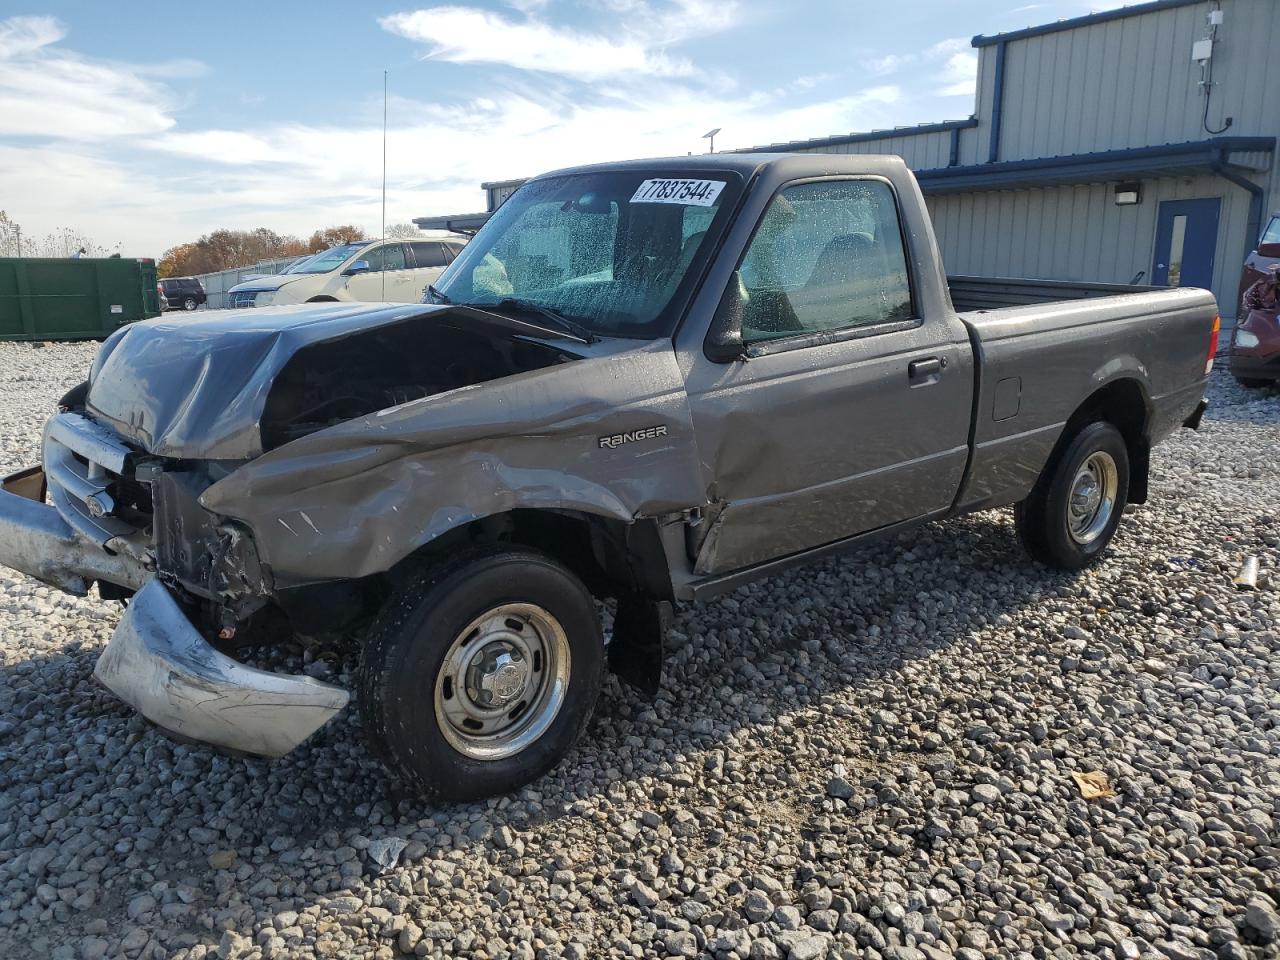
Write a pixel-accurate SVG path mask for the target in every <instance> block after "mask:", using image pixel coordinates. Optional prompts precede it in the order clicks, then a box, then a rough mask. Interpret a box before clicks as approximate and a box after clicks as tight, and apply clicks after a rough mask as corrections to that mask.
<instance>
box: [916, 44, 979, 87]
mask: <svg viewBox="0 0 1280 960" xmlns="http://www.w3.org/2000/svg"><path fill="white" fill-rule="evenodd" d="M925 59H926V60H930V61H941V63H942V66H941V69H940V70H939V71H938V73H937V76H936V82H937V84H938V86H939V89H938V93H940V94H941V95H942V96H945V97H960V96H969V97H972V96H973V95H974V92H975V91H976V90H977V88H978V54H977V53H976V52H975V51H974V49H973V46H972V44H971V43H970V41H968V40H962V39H960V38H958V37H954V38H951V39H948V40H940V41H938V42H937V43H935V44H934V45H933V46H931V47H929V49H928V50H927V51H925Z"/></svg>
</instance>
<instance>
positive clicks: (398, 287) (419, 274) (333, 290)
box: [226, 237, 467, 307]
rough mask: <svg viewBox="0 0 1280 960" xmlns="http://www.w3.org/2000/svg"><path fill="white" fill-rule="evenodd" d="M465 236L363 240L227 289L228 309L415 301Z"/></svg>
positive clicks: (451, 257) (449, 259)
mask: <svg viewBox="0 0 1280 960" xmlns="http://www.w3.org/2000/svg"><path fill="white" fill-rule="evenodd" d="M466 242H467V241H466V238H465V237H456V238H455V237H448V238H445V239H433V240H361V241H359V242H356V243H344V244H340V245H339V246H336V247H330V248H329V249H328V250H322V251H321V252H320V253H316V254H312V255H311V256H309V257H306V258H304V259H302V260H299V261H298V262H297V263H293V264H290V265H289V266H288V267H286V268H285V270H284V272H282V273H278V274H274V275H267V276H258V277H253V278H252V279H249V280H245V281H244V282H243V283H238V284H236V285H235V286H234V287H232V288H231V289H230V290H228V291H227V303H226V305H227V306H228V307H266V306H274V305H278V304H282V303H316V302H319V301H324V300H357V301H366V302H378V301H387V302H391V303H418V302H419V301H421V300H422V295H423V291H424V290H425V289H426V287H427V284H429V283H434V282H435V281H436V279H437V278H439V276H440V274H442V273H444V268H445V267H447V266H448V265H449V264H450V263H452V262H453V258H454V257H456V256H457V255H458V254H459V253H460V252H461V251H462V248H463V246H464V245H465V244H466Z"/></svg>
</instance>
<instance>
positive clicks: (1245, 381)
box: [1236, 377, 1275, 390]
mask: <svg viewBox="0 0 1280 960" xmlns="http://www.w3.org/2000/svg"><path fill="white" fill-rule="evenodd" d="M1236 383H1238V384H1240V386H1242V387H1248V388H1249V389H1251V390H1256V389H1258V388H1260V387H1269V386H1271V385H1272V384H1273V383H1275V381H1274V380H1262V379H1260V378H1258V377H1236Z"/></svg>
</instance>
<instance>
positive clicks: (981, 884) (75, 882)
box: [0, 343, 1280, 960]
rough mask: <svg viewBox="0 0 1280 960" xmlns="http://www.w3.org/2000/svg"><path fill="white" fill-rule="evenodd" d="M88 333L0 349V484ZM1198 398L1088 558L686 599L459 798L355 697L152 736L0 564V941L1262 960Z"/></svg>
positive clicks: (247, 950)
mask: <svg viewBox="0 0 1280 960" xmlns="http://www.w3.org/2000/svg"><path fill="white" fill-rule="evenodd" d="M94 349H95V347H94V345H93V344H71V345H67V344H61V345H49V346H47V347H45V348H43V349H38V350H37V349H34V348H32V347H31V346H29V345H23V344H11V343H0V473H8V472H10V471H12V470H16V469H19V468H21V467H24V466H27V465H29V464H31V463H34V462H36V460H37V459H38V457H39V445H40V427H41V424H42V422H43V420H44V418H45V417H46V416H47V415H48V413H49V411H50V409H51V408H52V405H53V404H54V403H55V402H56V400H57V398H58V397H59V396H60V395H61V394H62V393H63V392H65V391H66V390H67V389H69V388H70V387H72V386H74V385H75V384H76V383H77V382H78V381H79V380H80V379H82V378H83V376H84V373H85V371H86V370H87V368H88V365H89V362H90V360H91V358H92V355H93V351H94ZM1210 392H1211V396H1210V399H1211V402H1212V405H1211V408H1210V412H1209V414H1208V415H1207V417H1206V420H1205V424H1204V427H1203V429H1202V430H1201V431H1200V432H1199V433H1191V432H1188V431H1178V432H1177V433H1176V434H1175V435H1174V436H1173V437H1172V438H1171V440H1170V441H1169V442H1168V443H1167V444H1164V445H1162V446H1160V447H1159V448H1157V450H1156V451H1155V452H1154V453H1153V456H1152V475H1151V489H1150V502H1149V503H1147V504H1146V505H1144V506H1142V507H1139V508H1136V509H1135V510H1133V511H1132V512H1130V513H1128V514H1127V515H1126V517H1125V520H1124V523H1123V525H1122V527H1121V529H1120V533H1119V535H1118V537H1117V539H1116V541H1115V543H1114V544H1113V546H1112V549H1111V551H1110V552H1109V554H1108V556H1107V558H1106V559H1105V560H1103V561H1102V562H1101V563H1099V564H1097V565H1096V566H1094V567H1092V568H1090V569H1089V570H1088V571H1085V572H1083V573H1081V574H1076V575H1067V574H1061V573H1056V572H1052V571H1046V570H1041V569H1037V568H1035V567H1033V566H1031V565H1029V564H1028V563H1027V562H1026V561H1025V559H1024V558H1023V557H1022V555H1021V554H1020V553H1019V551H1018V548H1017V545H1016V543H1015V541H1014V537H1013V532H1012V526H1011V524H1010V520H1009V515H1008V511H997V512H994V513H990V514H979V515H976V516H972V517H967V518H963V519H961V520H958V521H955V522H951V523H948V524H945V525H930V526H927V527H924V528H921V529H919V530H916V531H914V532H912V533H910V534H907V535H904V536H903V537H900V538H898V539H897V540H895V541H892V542H886V543H883V544H877V545H872V546H869V547H868V548H866V549H865V550H864V551H863V552H862V553H860V554H857V555H850V556H847V557H842V558H836V559H830V560H826V561H824V562H821V563H818V564H816V565H813V566H811V567H808V568H804V569H797V570H794V571H791V572H789V573H786V574H783V575H780V576H778V577H775V578H773V579H771V580H767V581H762V582H760V583H756V584H752V585H750V586H747V587H743V588H741V589H739V590H737V591H736V592H734V593H732V594H730V595H728V596H725V597H722V598H720V599H718V600H716V601H714V602H712V603H709V604H706V605H704V606H701V607H691V608H687V609H681V610H679V611H678V612H677V616H676V620H675V624H674V627H673V632H672V637H671V639H672V644H671V651H670V655H669V658H668V662H667V664H666V667H665V672H664V682H663V687H662V689H661V691H660V692H659V694H658V697H657V698H656V700H654V701H646V700H644V699H643V698H641V697H640V696H638V695H637V694H635V693H634V692H632V691H630V690H629V689H628V688H625V687H623V686H621V685H620V684H617V683H616V681H614V680H612V679H611V680H609V681H608V683H607V687H606V692H605V695H604V696H603V697H602V698H601V700H600V703H599V705H598V706H597V709H596V718H595V720H594V721H593V724H592V726H591V728H590V730H589V732H588V734H587V736H586V737H585V739H584V740H583V742H582V743H581V744H580V745H579V746H578V747H577V748H576V749H575V750H574V751H573V752H572V754H571V755H570V757H569V759H568V760H567V761H566V763H565V764H563V765H562V766H561V767H560V768H559V769H557V770H555V771H552V772H551V773H549V774H548V775H547V776H545V777H543V778H542V779H541V780H539V781H538V782H537V783H535V784H533V785H531V786H530V787H528V788H526V789H524V790H521V791H518V792H517V793H516V794H514V795H512V796H510V797H503V798H498V799H496V800H495V801H493V802H488V803H480V804H470V805H457V806H452V807H443V808H439V809H431V808H427V807H424V806H423V805H422V804H421V803H419V802H417V801H416V800H414V799H412V798H405V797H404V796H403V795H402V793H401V792H400V787H399V786H398V785H397V784H395V783H394V782H393V781H391V780H390V778H388V776H387V775H386V772H385V771H384V770H383V769H382V767H381V766H380V765H379V764H378V762H377V760H376V759H375V758H374V757H373V756H372V755H371V753H370V751H369V750H368V749H367V747H366V746H365V744H364V741H363V738H362V736H361V731H360V726H359V716H358V711H356V710H354V709H348V710H346V711H344V712H343V713H342V714H340V715H339V717H338V718H337V719H336V720H335V721H334V722H333V723H330V724H328V725H327V726H326V727H324V728H322V729H321V730H320V731H319V732H318V733H317V734H316V735H315V736H314V737H313V738H311V739H310V740H309V741H308V742H307V743H306V744H304V745H303V746H302V747H301V748H300V749H299V750H298V751H295V752H294V753H293V754H291V755H290V756H288V757H285V758H282V759H280V760H278V761H275V762H273V763H264V762H260V761H254V760H244V759H236V758H229V757H224V756H220V755H218V754H216V753H214V752H213V751H211V750H207V749H205V748H203V747H199V746H190V745H183V744H180V743H175V742H173V741H171V740H168V739H166V738H165V737H163V736H161V735H160V734H158V733H157V732H156V731H154V730H153V729H151V728H150V727H149V726H148V725H147V724H146V723H145V722H144V721H142V720H141V719H140V718H138V717H137V716H135V715H134V714H133V713H132V712H131V711H130V710H128V709H127V708H126V707H124V706H123V705H122V704H120V703H118V702H117V701H116V700H115V699H114V698H113V697H111V696H110V695H109V694H108V693H106V692H105V691H104V690H103V689H102V688H100V687H99V686H98V685H97V684H96V683H94V681H93V680H92V670H93V664H94V662H95V660H96V658H97V655H98V653H99V652H100V650H101V648H102V645H103V644H104V643H105V641H106V639H107V637H109V636H110V633H111V630H112V629H113V627H114V625H115V623H116V621H117V619H118V617H119V613H120V607H119V605H118V604H115V603H107V602H104V601H102V600H100V599H99V598H98V597H97V596H96V595H91V596H89V597H86V598H74V597H68V596H64V595H62V594H60V593H58V592H57V591H54V590H51V589H48V588H45V587H42V586H40V585H39V584H36V583H35V582H34V581H31V580H29V579H27V578H24V577H20V576H18V575H16V574H11V573H9V572H8V571H0V769H3V770H4V771H5V774H4V776H3V777H2V778H0V956H5V957H8V956H15V957H17V956H31V955H40V956H51V957H54V956H56V957H59V958H61V957H73V956H74V957H80V958H83V960H106V958H108V957H111V958H114V957H130V958H131V960H137V958H140V957H144V958H147V960H151V958H153V957H161V956H164V957H172V958H174V960H206V958H212V957H218V956H237V957H245V958H255V960H257V958H263V960H266V958H268V957H272V958H274V957H284V956H288V957H295V956H298V957H304V956H322V957H348V956H350V957H372V958H376V960H383V958H389V957H392V956H395V955H397V954H399V955H405V956H410V955H411V956H423V957H449V956H458V957H463V956H480V955H484V956H487V957H488V958H489V960H514V958H521V960H544V958H545V960H552V958H556V957H566V958H574V960H585V958H588V957H590V958H595V957H602V958H603V957H618V958H621V957H635V958H644V957H652V956H658V955H664V954H665V955H672V956H703V955H711V956H714V957H716V958H717V960H728V958H731V957H732V958H735V960H748V958H754V960H783V958H784V957H788V956H789V957H805V956H812V957H814V958H819V957H827V958H840V960H844V958H848V957H864V956H865V957H875V956H879V957H880V958H881V960H892V958H903V960H921V958H924V960H939V958H946V957H949V956H953V957H955V958H956V960H988V958H1007V960H1028V958H1032V960H1036V958H1040V960H1065V958H1070V957H1076V956H1097V957H1133V958H1139V957H1149V956H1152V957H1158V956H1165V957H1184V956H1185V957H1195V958H1205V960H1209V958H1216V960H1261V958H1263V957H1266V956H1269V954H1268V953H1267V951H1271V952H1274V950H1275V945H1276V943H1278V942H1280V940H1278V939H1277V937H1278V936H1280V930H1278V921H1277V915H1276V914H1277V911H1276V907H1275V904H1274V903H1273V902H1272V901H1271V900H1270V899H1269V898H1270V897H1272V896H1274V892H1275V890H1276V889H1277V888H1278V887H1280V848H1278V847H1277V839H1276V838H1277V835H1278V834H1280V823H1278V821H1277V808H1276V805H1275V798H1276V797H1277V796H1280V724H1277V722H1276V717H1277V716H1280V680H1277V679H1276V678H1277V677H1280V637H1278V635H1277V630H1276V626H1275V624H1276V621H1277V617H1278V616H1280V594H1278V593H1277V591H1276V588H1275V584H1276V581H1277V573H1276V565H1277V560H1276V557H1277V551H1278V550H1280V458H1277V457H1276V456H1275V451H1276V450H1277V449H1280V394H1278V393H1277V392H1274V391H1272V392H1260V391H1245V390H1243V389H1241V388H1239V387H1237V386H1236V385H1235V384H1234V383H1233V382H1232V381H1230V379H1229V378H1228V377H1226V376H1224V375H1223V374H1222V373H1219V374H1215V377H1214V379H1213V381H1212V383H1211V387H1210ZM1246 554H1248V555H1255V556H1258V557H1259V558H1260V559H1261V563H1262V576H1261V579H1260V589H1259V590H1257V591H1253V592H1247V593H1237V592H1236V591H1235V590H1234V589H1233V588H1232V586H1231V582H1230V581H1231V577H1232V576H1233V575H1234V573H1235V571H1236V570H1237V569H1238V568H1239V564H1240V561H1241V559H1242V555H1246ZM602 616H603V617H604V620H605V622H606V623H610V622H611V616H612V613H611V608H609V607H608V606H606V607H603V608H602ZM237 656H240V657H242V658H243V659H245V660H246V661H247V662H250V663H252V664H253V665H255V666H259V667H262V668H264V669H272V670H280V671H284V672H293V673H298V672H302V671H303V669H304V667H307V666H313V667H314V668H315V669H316V670H320V669H321V668H323V670H324V673H325V675H326V677H328V678H329V679H330V680H331V681H333V682H336V683H341V684H343V685H346V686H348V687H349V686H352V684H353V671H354V669H355V666H356V661H357V654H356V650H355V645H354V644H348V643H345V642H339V641H338V640H337V639H335V640H333V641H330V640H328V639H321V640H315V639H314V638H307V639H299V640H297V641H295V642H293V643H291V644H288V645H286V646H285V647H283V648H281V649H278V650H271V651H266V650H248V651H245V652H243V653H239V654H237ZM1064 661H1068V662H1070V663H1071V666H1072V669H1070V670H1069V671H1066V672H1064V671H1063V669H1062V665H1063V662H1064ZM1093 770H1097V771H1102V772H1104V773H1106V774H1107V776H1108V777H1109V779H1110V782H1111V784H1112V786H1113V788H1114V789H1115V791H1116V794H1117V795H1116V796H1115V797H1112V798H1107V799H1100V800H1095V801H1085V800H1083V799H1082V798H1081V796H1080V793H1079V789H1078V788H1077V787H1076V784H1075V782H1074V780H1073V779H1072V776H1071V775H1072V773H1081V772H1088V771H1093ZM380 838H381V840H382V841H386V840H390V839H395V840H396V841H397V842H396V846H397V847H398V846H399V843H400V842H401V841H403V842H404V843H405V844H406V845H405V846H404V848H403V851H402V852H400V854H399V857H398V859H397V858H389V859H387V858H384V860H385V866H384V864H383V863H380V862H379V859H378V857H377V856H375V855H376V854H377V853H378V852H379V850H380V849H381V848H380V847H379V846H378V844H379V842H380ZM384 871H385V872H384Z"/></svg>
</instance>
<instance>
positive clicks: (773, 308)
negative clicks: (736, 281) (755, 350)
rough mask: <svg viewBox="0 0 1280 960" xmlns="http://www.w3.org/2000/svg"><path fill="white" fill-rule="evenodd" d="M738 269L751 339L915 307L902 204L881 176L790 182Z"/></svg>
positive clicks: (906, 314)
mask: <svg viewBox="0 0 1280 960" xmlns="http://www.w3.org/2000/svg"><path fill="white" fill-rule="evenodd" d="M739 270H740V273H741V277H742V283H743V286H744V288H745V290H746V305H745V309H744V314H743V329H742V334H743V340H744V342H746V343H748V344H751V343H760V342H762V341H766V340H777V339H781V338H784V337H793V336H797V335H802V334H806V333H814V332H821V331H825V330H842V329H846V328H849V327H856V326H868V325H871V324H877V323H887V322H893V321H897V320H908V319H910V318H911V316H912V315H913V310H912V305H911V288H910V283H909V282H908V279H907V261H906V252H905V250H904V247H903V243H902V231H901V228H900V226H899V222H898V212H897V207H896V204H895V203H894V199H893V193H892V191H891V190H890V189H889V187H888V185H886V184H884V183H882V182H880V181H878V180H835V181H831V180H824V181H819V182H815V183H803V184H797V185H795V186H791V187H787V188H786V189H784V190H783V191H782V192H781V193H780V194H779V195H778V196H776V197H775V198H774V199H773V202H772V203H770V205H769V208H768V210H767V211H765V215H764V217H763V219H762V220H761V221H760V226H759V227H758V228H757V230H756V235H755V236H754V237H753V238H752V241H751V245H750V246H749V247H748V248H747V252H746V253H745V254H744V255H743V258H742V263H741V265H740V267H739Z"/></svg>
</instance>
